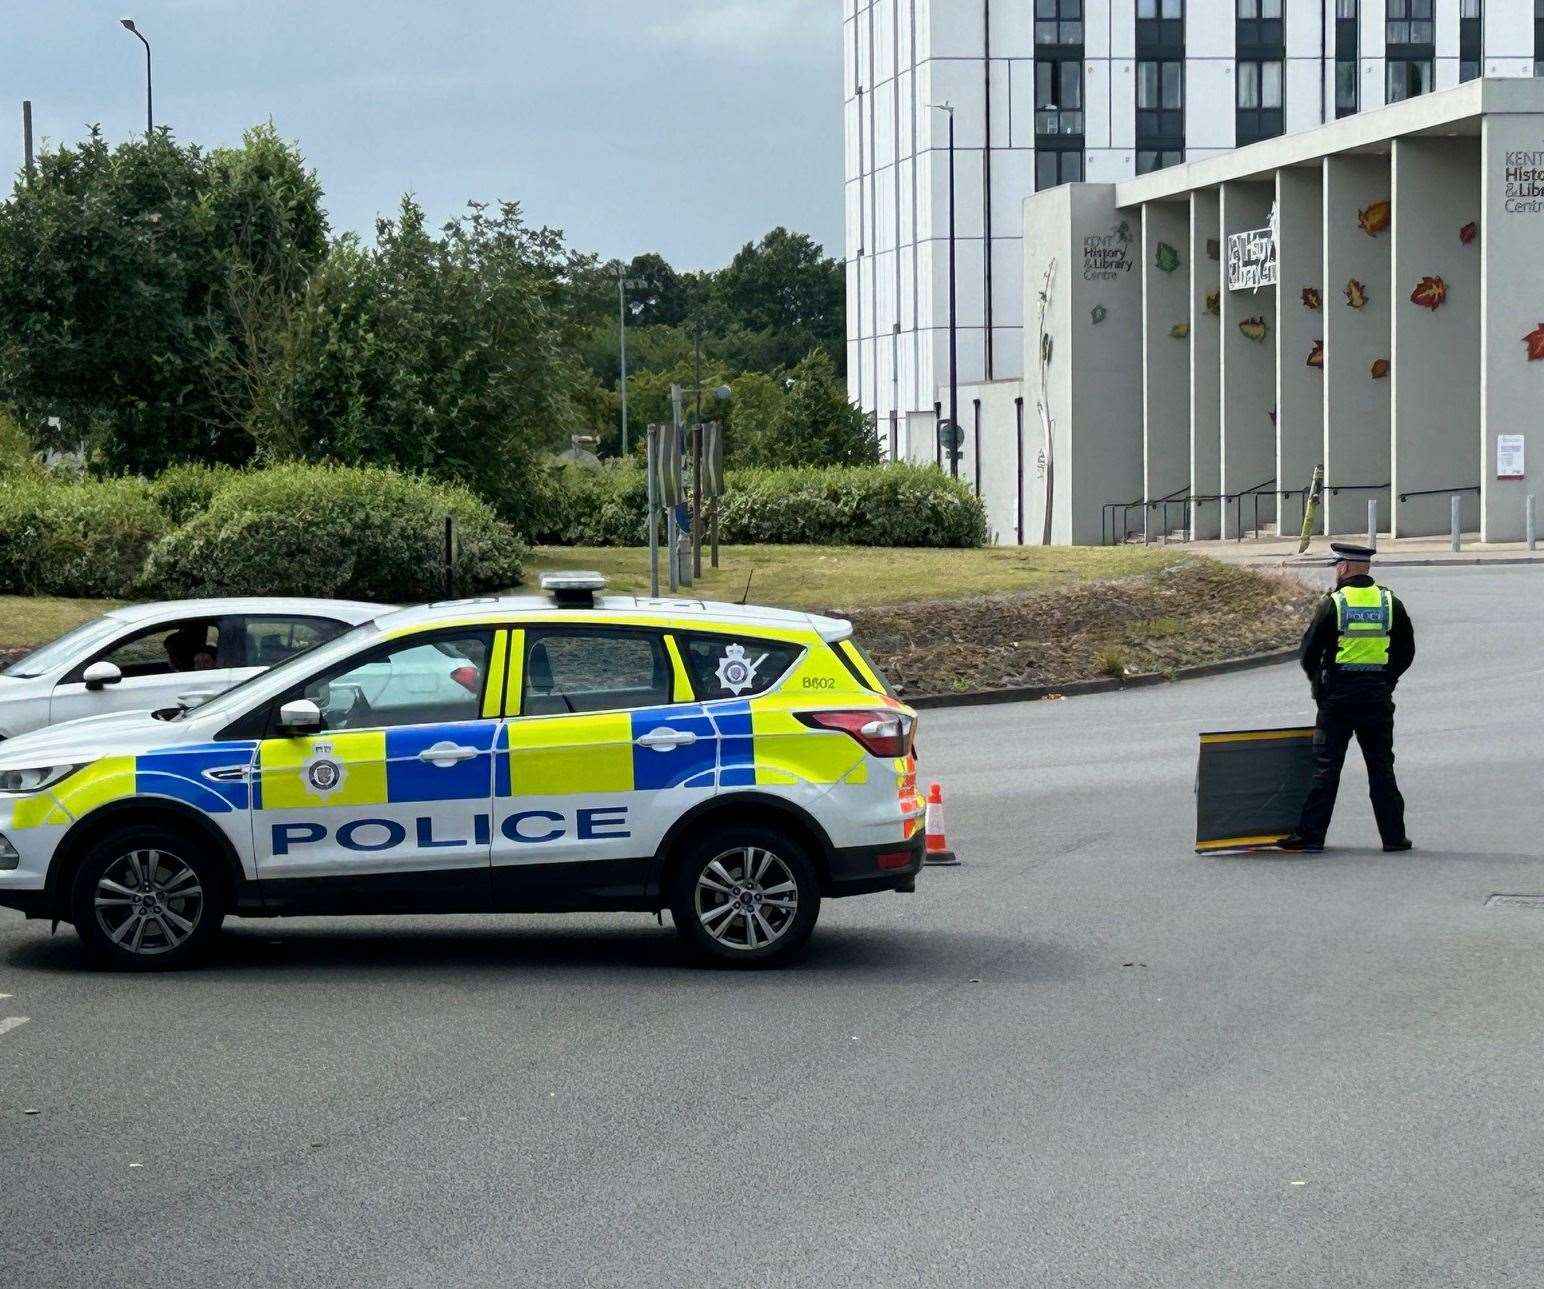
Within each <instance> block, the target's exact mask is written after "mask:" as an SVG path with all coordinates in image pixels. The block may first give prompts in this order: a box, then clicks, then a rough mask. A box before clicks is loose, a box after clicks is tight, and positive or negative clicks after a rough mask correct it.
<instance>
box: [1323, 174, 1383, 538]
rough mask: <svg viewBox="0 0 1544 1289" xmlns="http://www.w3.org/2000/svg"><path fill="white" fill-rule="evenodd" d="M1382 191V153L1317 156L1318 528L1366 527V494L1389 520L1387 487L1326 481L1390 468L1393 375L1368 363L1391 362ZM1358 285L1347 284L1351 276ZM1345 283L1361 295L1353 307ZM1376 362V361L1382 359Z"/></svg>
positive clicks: (1358, 478)
mask: <svg viewBox="0 0 1544 1289" xmlns="http://www.w3.org/2000/svg"><path fill="white" fill-rule="evenodd" d="M1388 200H1389V159H1388V158H1387V157H1386V156H1384V157H1378V156H1339V155H1337V156H1329V157H1325V158H1324V355H1325V366H1324V474H1325V480H1324V481H1325V483H1326V485H1328V486H1327V487H1326V488H1325V491H1324V530H1325V531H1326V532H1329V533H1355V532H1365V531H1366V528H1367V502H1368V500H1369V499H1370V498H1376V499H1377V501H1378V524H1379V527H1380V528H1384V529H1386V528H1387V527H1388V523H1389V501H1388V499H1389V493H1388V490H1387V489H1382V490H1380V491H1376V492H1368V491H1365V490H1358V491H1354V492H1349V491H1348V492H1341V493H1339V494H1336V493H1334V492H1332V491H1331V488H1333V487H1335V486H1344V485H1356V484H1386V483H1388V482H1389V480H1390V479H1391V477H1392V473H1391V472H1392V468H1393V466H1392V454H1391V449H1390V442H1389V439H1390V435H1389V403H1390V395H1389V390H1390V388H1391V382H1390V380H1389V378H1388V375H1387V374H1386V373H1385V374H1384V375H1382V376H1374V374H1373V364H1375V363H1387V364H1389V365H1390V366H1392V362H1393V337H1392V334H1391V319H1392V309H1391V301H1390V287H1389V265H1390V258H1391V256H1390V248H1391V247H1392V245H1393V240H1394V239H1393V235H1392V233H1391V231H1390V228H1389V227H1388V226H1384V227H1383V228H1382V229H1381V230H1380V231H1376V232H1373V233H1369V232H1367V231H1366V229H1365V228H1364V227H1363V223H1362V221H1363V220H1364V219H1365V221H1366V223H1367V224H1368V225H1370V226H1371V227H1373V228H1374V229H1378V225H1379V222H1380V221H1379V215H1380V211H1379V210H1378V209H1376V207H1377V204H1378V203H1380V202H1385V201H1388ZM1353 280H1354V281H1355V282H1356V283H1358V286H1357V287H1355V288H1352V287H1351V286H1350V283H1351V282H1352V281H1353ZM1348 290H1350V291H1354V294H1355V296H1356V298H1358V299H1361V300H1362V301H1363V303H1362V305H1361V307H1360V308H1356V307H1353V306H1352V304H1351V298H1352V297H1351V296H1349V295H1348V294H1347V292H1348ZM1378 370H1379V371H1382V370H1383V368H1382V367H1381V366H1380V367H1379V368H1378Z"/></svg>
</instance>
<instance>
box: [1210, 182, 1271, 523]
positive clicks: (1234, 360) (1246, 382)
mask: <svg viewBox="0 0 1544 1289" xmlns="http://www.w3.org/2000/svg"><path fill="white" fill-rule="evenodd" d="M1275 196H1276V189H1275V185H1274V184H1273V183H1255V182H1243V183H1227V184H1223V185H1222V203H1221V218H1220V221H1219V222H1220V226H1221V227H1220V233H1219V236H1220V238H1221V242H1222V254H1223V257H1224V263H1225V262H1226V256H1227V245H1228V236H1229V234H1231V233H1242V232H1246V231H1248V230H1249V229H1253V228H1263V227H1265V224H1266V221H1267V220H1268V219H1269V218H1270V210H1271V203H1272V202H1273V201H1274V200H1275ZM1259 326H1263V327H1264V331H1263V332H1260V333H1259V338H1258V339H1255V338H1251V336H1250V335H1249V334H1248V333H1247V331H1246V328H1247V329H1249V330H1256V329H1257V327H1259ZM1275 329H1276V288H1275V287H1260V288H1259V289H1258V290H1249V291H1229V290H1227V289H1226V286H1224V289H1223V292H1222V339H1221V349H1222V491H1224V492H1240V491H1242V490H1243V489H1245V488H1253V487H1254V486H1255V485H1257V484H1262V483H1271V481H1272V480H1274V479H1275V477H1276V429H1275V426H1274V425H1272V424H1271V414H1272V413H1273V412H1274V411H1275V410H1276V350H1275V347H1274V346H1273V345H1272V344H1271V333H1272V332H1273V331H1275ZM1271 486H1272V487H1273V488H1274V487H1275V484H1274V483H1271ZM1275 501H1276V498H1275V495H1274V493H1271V494H1267V495H1264V496H1262V497H1261V499H1260V502H1259V516H1260V526H1261V527H1262V528H1264V527H1265V526H1266V525H1267V524H1274V522H1275V520H1276V505H1275ZM1254 522H1255V504H1254V502H1253V501H1252V500H1251V501H1248V502H1247V503H1246V504H1244V505H1243V507H1242V510H1241V511H1240V510H1236V509H1235V508H1234V506H1233V505H1225V506H1224V514H1223V536H1224V537H1235V536H1237V535H1238V533H1237V531H1236V529H1235V528H1234V527H1233V525H1234V524H1236V523H1241V524H1242V525H1243V527H1244V529H1245V530H1246V531H1247V530H1248V529H1251V528H1253V527H1254Z"/></svg>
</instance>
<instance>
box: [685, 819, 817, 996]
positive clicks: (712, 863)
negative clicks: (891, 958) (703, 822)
mask: <svg viewBox="0 0 1544 1289" xmlns="http://www.w3.org/2000/svg"><path fill="white" fill-rule="evenodd" d="M669 898H670V916H671V919H672V920H673V921H674V922H675V927H676V931H677V932H678V933H679V934H680V936H681V938H682V939H683V940H684V941H685V942H686V944H687V946H688V948H689V949H690V950H691V951H692V953H693V955H694V956H696V957H698V958H700V959H703V960H706V961H708V962H711V963H713V964H715V965H718V966H725V967H774V966H780V965H781V964H783V963H785V962H787V961H788V960H789V959H790V958H791V957H793V955H794V954H796V953H797V952H798V951H799V950H800V949H802V948H803V947H804V944H805V942H806V941H808V939H809V938H810V933H811V932H812V931H814V929H815V920H816V918H818V917H819V916H820V882H819V880H818V878H817V877H816V874H815V865H814V863H813V862H812V861H811V859H810V857H809V855H808V854H807V853H806V851H805V848H804V847H803V846H801V845H799V844H798V843H797V842H796V841H794V840H793V838H791V837H790V836H788V835H787V834H786V833H781V832H777V831H775V830H773V829H769V828H758V827H752V826H735V827H719V828H712V829H709V830H707V831H705V832H702V833H699V834H698V835H697V836H695V837H693V838H691V839H690V840H689V841H688V842H687V843H686V847H685V849H684V851H683V852H682V854H681V858H680V862H679V863H678V864H677V865H676V868H675V872H674V874H673V875H672V878H671V883H670V891H669Z"/></svg>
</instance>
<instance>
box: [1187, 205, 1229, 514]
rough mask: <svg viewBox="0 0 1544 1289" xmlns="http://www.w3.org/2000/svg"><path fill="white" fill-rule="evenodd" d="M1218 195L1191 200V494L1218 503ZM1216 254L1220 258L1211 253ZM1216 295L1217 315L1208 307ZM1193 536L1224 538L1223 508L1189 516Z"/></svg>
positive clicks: (1206, 506)
mask: <svg viewBox="0 0 1544 1289" xmlns="http://www.w3.org/2000/svg"><path fill="white" fill-rule="evenodd" d="M1218 202H1219V199H1218V196H1217V193H1216V191H1215V190H1212V189H1204V190H1202V191H1199V192H1193V193H1191V194H1190V492H1191V495H1192V496H1197V497H1215V496H1216V495H1217V494H1218V493H1219V492H1221V491H1222V404H1221V390H1222V330H1221V328H1222V318H1221V315H1220V310H1221V308H1222V296H1223V294H1224V293H1225V291H1226V288H1225V287H1224V286H1223V284H1222V252H1221V244H1220V243H1219V242H1218V240H1217V239H1218V235H1219V234H1218V230H1219V228H1220V227H1221V215H1220V213H1219V209H1218ZM1214 249H1215V250H1216V252H1217V254H1216V257H1215V258H1214V257H1213V254H1212V251H1213V250H1214ZM1208 291H1216V292H1217V302H1218V303H1217V307H1218V310H1219V312H1218V313H1212V312H1211V311H1210V310H1209V309H1208V308H1207V307H1206V294H1207V292H1208ZM1190 528H1191V536H1192V537H1196V538H1209V537H1221V536H1222V505H1221V503H1220V502H1217V501H1203V502H1200V503H1199V504H1197V505H1195V506H1194V507H1193V509H1192V510H1191V515H1190Z"/></svg>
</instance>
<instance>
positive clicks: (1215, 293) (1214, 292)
mask: <svg viewBox="0 0 1544 1289" xmlns="http://www.w3.org/2000/svg"><path fill="white" fill-rule="evenodd" d="M1206 311H1207V312H1208V313H1209V314H1211V315H1212V316H1213V317H1214V318H1215V317H1220V316H1221V314H1222V292H1221V291H1219V290H1218V289H1217V288H1216V287H1213V288H1212V289H1211V290H1210V291H1208V292H1207V293H1206Z"/></svg>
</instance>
